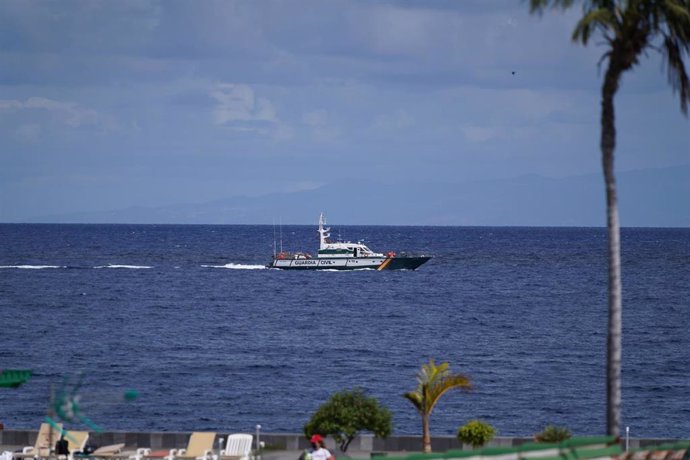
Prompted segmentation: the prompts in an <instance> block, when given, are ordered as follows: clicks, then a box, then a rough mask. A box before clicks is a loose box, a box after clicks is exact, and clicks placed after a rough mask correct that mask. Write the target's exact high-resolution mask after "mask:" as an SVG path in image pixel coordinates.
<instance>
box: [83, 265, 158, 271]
mask: <svg viewBox="0 0 690 460" xmlns="http://www.w3.org/2000/svg"><path fill="white" fill-rule="evenodd" d="M93 268H130V269H133V270H139V269H144V268H153V267H150V266H148V265H116V264H108V265H99V266H97V267H93Z"/></svg>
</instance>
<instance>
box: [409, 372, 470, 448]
mask: <svg viewBox="0 0 690 460" xmlns="http://www.w3.org/2000/svg"><path fill="white" fill-rule="evenodd" d="M454 388H459V389H470V388H471V386H470V379H469V378H468V377H466V376H464V375H461V374H451V372H450V366H449V364H448V363H441V364H439V365H438V366H437V365H436V363H435V362H434V360H433V359H430V360H429V364H423V365H422V368H421V369H420V371H419V372H418V373H417V388H416V389H415V390H414V391H410V392H409V393H405V394H404V395H403V396H405V398H407V399H408V400H409V401H410V402H411V403H412V404H413V405H414V407H415V409H417V411H418V412H419V415H421V416H422V445H423V447H424V452H431V433H430V431H429V417H431V412H432V411H433V410H434V407H435V406H436V403H437V402H438V400H439V399H440V398H441V396H443V395H444V394H446V393H447V392H448V391H450V390H452V389H454Z"/></svg>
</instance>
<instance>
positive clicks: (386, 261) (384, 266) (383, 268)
mask: <svg viewBox="0 0 690 460" xmlns="http://www.w3.org/2000/svg"><path fill="white" fill-rule="evenodd" d="M391 260H393V258H392V257H391V258H390V259H386V260H384V261H383V263H382V264H381V265H379V267H378V268H377V269H376V270H378V271H381V270H385V268H386V267H387V266H388V265H389V264H390V263H391Z"/></svg>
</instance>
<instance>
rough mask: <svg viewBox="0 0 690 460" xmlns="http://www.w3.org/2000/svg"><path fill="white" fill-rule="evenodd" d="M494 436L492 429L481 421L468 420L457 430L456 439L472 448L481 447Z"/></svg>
mask: <svg viewBox="0 0 690 460" xmlns="http://www.w3.org/2000/svg"><path fill="white" fill-rule="evenodd" d="M495 435H496V430H495V429H494V427H492V426H491V425H489V424H488V423H484V422H482V421H481V420H470V421H469V422H467V423H466V424H465V425H464V426H461V427H460V429H459V430H458V439H459V440H460V441H461V442H462V443H463V444H469V445H471V446H472V447H473V448H475V449H476V448H477V447H481V446H483V445H484V444H486V443H487V442H489V441H491V439H492V438H493V437H494V436H495Z"/></svg>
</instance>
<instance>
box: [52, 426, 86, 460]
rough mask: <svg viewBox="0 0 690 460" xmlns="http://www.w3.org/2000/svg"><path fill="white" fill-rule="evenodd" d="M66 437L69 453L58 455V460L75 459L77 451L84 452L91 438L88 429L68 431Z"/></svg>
mask: <svg viewBox="0 0 690 460" xmlns="http://www.w3.org/2000/svg"><path fill="white" fill-rule="evenodd" d="M65 439H66V440H67V448H68V449H69V455H58V457H57V458H58V460H74V458H75V454H76V453H77V452H83V451H84V447H86V442H87V441H88V440H89V432H88V431H66V432H65Z"/></svg>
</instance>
